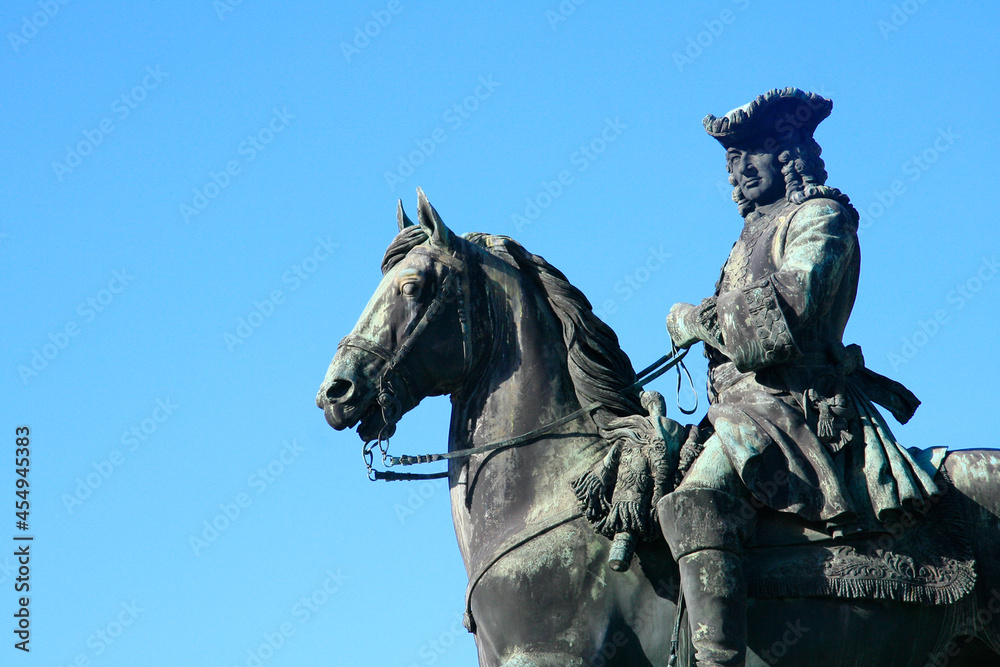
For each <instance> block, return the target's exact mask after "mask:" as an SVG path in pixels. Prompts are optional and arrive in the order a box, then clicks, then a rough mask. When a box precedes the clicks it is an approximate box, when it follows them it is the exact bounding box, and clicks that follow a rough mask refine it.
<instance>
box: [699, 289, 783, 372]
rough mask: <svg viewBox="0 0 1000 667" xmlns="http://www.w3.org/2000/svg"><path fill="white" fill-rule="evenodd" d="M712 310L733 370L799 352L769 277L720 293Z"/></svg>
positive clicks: (761, 365) (775, 361) (751, 367)
mask: <svg viewBox="0 0 1000 667" xmlns="http://www.w3.org/2000/svg"><path fill="white" fill-rule="evenodd" d="M716 309H717V311H718V322H719V330H720V332H721V334H722V341H723V344H724V352H725V353H726V356H728V357H729V358H730V359H732V360H733V363H734V364H736V368H737V370H739V371H741V372H743V373H746V372H749V371H755V370H758V369H760V368H764V367H766V366H771V365H773V364H780V363H782V362H785V361H788V360H790V359H793V358H795V357H797V356H798V355H799V354H800V352H799V348H798V346H797V345H796V344H795V339H794V338H792V332H791V329H790V328H789V327H788V321H787V320H786V319H785V314H784V312H783V311H782V310H781V305H780V304H779V302H778V296H777V293H776V292H775V289H774V285H773V284H772V283H771V280H770V278H764V279H762V280H759V281H757V282H756V283H753V284H752V285H750V286H749V287H744V288H743V289H738V290H733V291H731V292H724V293H722V294H720V295H719V296H718V298H717V299H716Z"/></svg>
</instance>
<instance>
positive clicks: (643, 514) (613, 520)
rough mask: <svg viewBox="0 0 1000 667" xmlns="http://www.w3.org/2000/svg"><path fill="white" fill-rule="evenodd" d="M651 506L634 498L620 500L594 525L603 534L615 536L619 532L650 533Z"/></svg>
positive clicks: (640, 534)
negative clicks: (648, 519)
mask: <svg viewBox="0 0 1000 667" xmlns="http://www.w3.org/2000/svg"><path fill="white" fill-rule="evenodd" d="M648 517H649V508H648V507H646V506H645V505H643V504H641V503H638V502H635V501H634V500H620V501H618V502H616V503H615V504H614V505H612V507H611V511H610V512H609V513H608V516H606V517H605V518H604V519H602V520H601V521H600V522H598V523H597V524H596V525H595V526H594V530H596V531H597V532H598V533H600V534H602V535H606V536H608V537H613V536H614V535H616V534H618V533H632V534H633V535H636V536H639V537H645V536H647V535H648V534H649V523H648V521H647V518H648Z"/></svg>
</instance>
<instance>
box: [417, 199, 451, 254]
mask: <svg viewBox="0 0 1000 667" xmlns="http://www.w3.org/2000/svg"><path fill="white" fill-rule="evenodd" d="M417 222H419V223H420V226H421V227H423V228H424V229H426V230H427V235H428V236H430V238H431V243H433V244H434V245H437V246H442V247H448V246H449V245H450V244H451V230H450V229H448V227H446V226H445V224H444V222H442V221H441V216H439V215H438V212H437V211H435V210H434V207H433V206H431V203H430V202H429V201H427V195H425V194H424V191H423V190H421V189H420V188H417Z"/></svg>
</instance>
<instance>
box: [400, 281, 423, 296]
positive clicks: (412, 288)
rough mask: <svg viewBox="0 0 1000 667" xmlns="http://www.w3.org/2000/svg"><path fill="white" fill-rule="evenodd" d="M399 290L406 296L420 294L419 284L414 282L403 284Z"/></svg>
mask: <svg viewBox="0 0 1000 667" xmlns="http://www.w3.org/2000/svg"><path fill="white" fill-rule="evenodd" d="M399 289H400V291H401V292H402V293H403V294H404V295H406V296H416V295H417V294H418V293H419V292H420V284H419V283H415V282H408V283H403V286H402V287H400V288H399Z"/></svg>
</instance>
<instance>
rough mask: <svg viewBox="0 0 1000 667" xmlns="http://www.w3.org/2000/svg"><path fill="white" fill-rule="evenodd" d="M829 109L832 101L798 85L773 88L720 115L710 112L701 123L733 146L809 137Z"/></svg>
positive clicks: (831, 106)
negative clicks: (751, 142) (768, 140)
mask: <svg viewBox="0 0 1000 667" xmlns="http://www.w3.org/2000/svg"><path fill="white" fill-rule="evenodd" d="M832 109H833V101H832V100H828V99H826V98H825V97H822V96H821V95H817V94H815V93H807V92H805V91H802V90H799V89H798V88H775V89H774V90H769V91H767V92H766V93H764V94H763V95H759V96H758V97H757V98H756V99H755V100H754V101H753V102H750V103H749V104H744V105H743V106H741V107H739V108H738V109H733V110H732V111H730V112H729V113H727V114H726V115H725V116H723V117H722V118H716V117H715V116H713V115H712V114H709V115H707V116H705V119H704V120H703V121H702V123H703V124H704V125H705V131H706V132H708V133H709V134H710V135H711V136H713V137H715V138H716V139H717V140H718V141H719V143H720V144H722V145H723V147H725V148H732V147H733V146H736V145H739V144H742V143H745V142H746V141H748V140H753V139H766V138H775V139H778V140H779V141H782V142H787V141H790V140H792V139H794V138H796V137H798V138H799V139H800V140H804V139H811V138H812V135H813V132H814V131H815V130H816V126H817V125H819V124H820V122H821V121H822V120H823V119H824V118H826V117H827V116H829V115H830V111H831V110H832Z"/></svg>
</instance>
